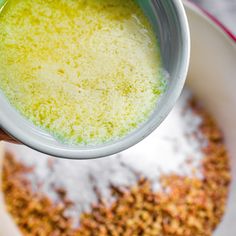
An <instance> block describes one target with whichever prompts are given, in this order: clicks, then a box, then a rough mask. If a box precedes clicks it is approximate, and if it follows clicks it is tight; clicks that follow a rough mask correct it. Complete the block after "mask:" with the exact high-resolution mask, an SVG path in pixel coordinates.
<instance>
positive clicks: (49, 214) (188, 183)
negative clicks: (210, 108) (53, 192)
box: [3, 100, 230, 236]
mask: <svg viewBox="0 0 236 236" xmlns="http://www.w3.org/2000/svg"><path fill="white" fill-rule="evenodd" d="M189 106H190V108H191V109H192V110H193V111H194V113H196V114H197V115H199V116H200V117H201V118H202V122H201V123H200V124H199V131H200V132H201V133H202V135H203V136H204V138H205V139H206V140H207V143H206V145H203V147H202V153H203V155H204V156H203V158H202V159H201V160H200V162H201V173H202V176H201V177H199V176H198V175H194V174H193V175H186V176H184V175H180V174H173V173H170V174H163V175H162V176H161V179H160V185H161V187H162V190H159V191H153V184H152V181H150V179H149V178H147V177H146V176H142V175H139V173H137V179H138V180H137V183H136V184H133V185H132V186H130V187H127V188H125V187H124V186H122V187H119V186H114V185H111V186H110V189H111V192H112V196H113V197H114V199H115V200H114V201H113V202H111V203H110V204H109V205H108V204H107V202H106V201H104V199H103V196H100V195H99V192H98V193H97V195H98V201H97V202H96V203H94V204H93V206H92V208H91V210H90V211H89V212H83V213H82V214H81V215H80V225H79V226H77V227H75V226H74V223H73V219H72V217H70V216H67V214H65V212H66V211H67V209H68V208H70V207H71V206H72V205H73V202H71V201H70V199H68V197H67V192H66V191H65V190H64V189H63V188H61V189H60V188H58V189H57V193H58V196H59V197H60V201H57V202H55V201H53V200H52V199H51V198H49V197H48V196H47V195H45V194H44V193H39V192H37V191H32V185H31V182H30V180H29V179H27V178H26V173H32V171H33V170H34V168H33V167H32V168H31V167H28V166H26V165H24V164H23V163H21V162H20V161H19V160H17V159H16V158H15V157H14V155H12V154H7V155H6V158H5V161H4V171H3V190H4V194H5V199H6V203H7V206H8V210H9V212H10V213H11V214H12V216H13V217H14V219H15V221H16V223H17V224H18V226H19V227H20V229H21V231H22V233H23V235H25V236H28V235H31V236H32V235H33V236H34V235H35V236H48V235H49V236H57V235H58V236H59V235H60V236H80V235H81V236H93V235H98V236H106V235H112V236H116V235H117V236H118V235H122V236H135V235H143V236H152V235H153V236H159V235H160V236H162V235H163V236H193V235H196V236H210V235H212V233H213V231H214V229H215V228H216V226H217V225H218V224H219V223H220V221H221V218H222V216H223V214H224V209H225V205H226V200H227V194H228V187H229V183H230V170H229V158H228V153H227V150H226V148H225V145H224V140H223V136H222V133H221V132H220V130H219V128H218V126H217V125H216V123H215V121H214V119H213V118H212V117H211V116H210V115H209V114H208V113H207V112H205V110H204V109H203V108H202V107H200V106H199V105H198V104H197V103H196V102H195V101H194V100H191V102H190V105H189ZM188 161H189V162H191V159H189V160H188ZM189 164H190V163H189Z"/></svg>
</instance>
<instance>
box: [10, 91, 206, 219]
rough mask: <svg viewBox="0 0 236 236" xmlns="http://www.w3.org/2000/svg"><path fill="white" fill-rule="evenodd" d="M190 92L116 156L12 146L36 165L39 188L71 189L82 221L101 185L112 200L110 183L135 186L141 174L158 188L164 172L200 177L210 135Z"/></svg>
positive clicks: (51, 193)
mask: <svg viewBox="0 0 236 236" xmlns="http://www.w3.org/2000/svg"><path fill="white" fill-rule="evenodd" d="M189 96H190V94H189V92H187V91H185V92H184V94H183V95H182V97H181V99H180V100H179V102H178V104H177V105H176V106H175V108H174V109H173V111H172V112H171V113H170V115H169V116H168V117H167V119H166V120H165V121H164V122H163V123H162V124H161V126H160V127H159V128H158V129H157V130H156V131H155V132H153V133H152V134H151V135H150V136H149V137H147V138H146V139H145V140H143V141H142V142H140V143H139V144H137V145H135V146H134V147H132V148H130V149H128V150H126V151H124V152H123V153H120V154H117V155H114V156H113V157H108V158H103V159H98V160H87V161H71V160H63V159H57V158H52V157H48V156H45V155H44V154H40V153H38V152H36V151H33V150H31V149H29V148H26V147H24V146H20V145H18V146H16V145H9V146H8V147H9V148H10V149H11V150H12V151H13V152H14V153H15V155H16V157H17V158H18V159H19V160H20V161H22V162H23V163H25V164H26V165H28V166H35V169H34V171H33V172H32V173H30V174H27V176H28V178H29V179H30V180H31V182H32V186H33V189H34V191H41V192H43V193H44V194H46V195H47V196H49V197H50V198H52V199H53V200H54V201H55V202H56V201H58V200H59V197H58V194H57V192H56V191H55V189H57V188H64V189H65V190H66V192H67V197H68V199H69V200H71V201H72V202H74V204H75V205H74V206H73V207H71V209H69V210H68V212H67V214H68V215H69V216H73V218H74V219H75V220H76V221H77V220H78V219H79V214H80V213H81V212H83V211H89V210H90V207H91V204H92V203H96V202H97V199H98V198H97V191H98V192H99V193H100V195H101V196H102V198H103V199H105V200H106V201H107V202H108V203H110V202H111V201H113V199H112V197H111V193H110V188H109V186H110V184H112V185H115V186H120V187H126V186H132V185H134V184H135V183H136V182H137V176H138V175H140V176H143V177H146V178H148V179H149V180H151V181H152V183H153V188H154V190H155V191H156V190H161V189H160V185H159V177H160V176H161V175H163V174H170V173H175V174H179V175H188V176H192V175H194V176H197V177H199V178H201V159H202V157H203V154H202V151H201V149H202V148H203V146H204V145H205V144H206V140H204V138H203V137H202V136H201V133H200V131H198V127H199V125H200V124H201V118H200V117H199V116H198V115H196V114H194V113H193V112H192V110H191V108H187V101H188V100H189ZM188 160H191V162H189V161H188ZM194 170H195V171H194ZM77 222H78V221H77Z"/></svg>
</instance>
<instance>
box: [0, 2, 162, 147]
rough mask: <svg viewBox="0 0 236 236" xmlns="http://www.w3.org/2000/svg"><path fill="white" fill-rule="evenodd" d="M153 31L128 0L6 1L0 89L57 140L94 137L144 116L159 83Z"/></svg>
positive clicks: (113, 133) (106, 136) (0, 20)
mask: <svg viewBox="0 0 236 236" xmlns="http://www.w3.org/2000/svg"><path fill="white" fill-rule="evenodd" d="M160 69H161V60H160V53H159V49H158V46H157V40H156V39H155V35H154V32H153V30H152V27H151V26H150V24H149V22H148V20H147V19H146V17H145V16H144V14H143V12H142V11H141V9H140V8H139V7H138V5H137V4H136V3H135V1H133V0H50V1H49V0H23V1H22V0H9V1H8V2H7V4H6V6H5V7H4V9H3V10H2V12H1V14H0V88H1V90H2V91H3V93H4V94H5V95H6V97H7V98H8V100H9V101H10V103H11V104H12V105H13V106H14V107H15V108H16V109H17V110H18V111H19V112H20V113H21V114H22V115H23V116H25V117H27V118H28V119H29V120H31V121H32V122H33V123H34V124H35V125H37V126H40V127H42V128H43V129H45V130H47V131H48V132H49V133H51V134H53V135H54V136H56V137H57V138H59V139H60V140H62V141H64V142H69V143H78V144H97V143H103V142H106V141H109V140H113V139H117V138H120V137H123V136H125V135H127V134H128V133H130V132H131V131H133V130H134V129H136V128H137V127H138V126H139V125H140V124H141V123H143V122H144V121H146V120H147V119H148V117H149V116H150V114H151V113H152V111H153V109H154V108H155V105H156V102H157V100H158V98H159V97H160V95H161V94H162V92H163V89H164V86H163V84H164V82H165V81H164V80H163V79H162V78H161V73H160Z"/></svg>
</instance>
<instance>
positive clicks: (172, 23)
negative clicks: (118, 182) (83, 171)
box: [0, 0, 190, 159]
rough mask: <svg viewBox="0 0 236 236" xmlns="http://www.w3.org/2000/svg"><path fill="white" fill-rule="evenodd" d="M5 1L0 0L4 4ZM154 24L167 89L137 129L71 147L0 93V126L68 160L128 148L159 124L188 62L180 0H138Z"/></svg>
mask: <svg viewBox="0 0 236 236" xmlns="http://www.w3.org/2000/svg"><path fill="white" fill-rule="evenodd" d="M4 2H5V1H4V0H0V8H1V3H2V5H3V3H4ZM137 2H138V3H139V4H140V6H141V7H142V9H143V10H144V12H145V13H146V14H147V16H148V17H149V19H150V21H151V22H152V24H153V25H154V26H155V27H154V28H155V32H156V35H157V37H158V39H159V44H160V48H161V54H162V58H163V65H164V68H165V69H166V70H167V71H168V73H169V83H168V88H167V91H166V92H165V93H164V94H163V96H162V98H161V99H160V101H158V103H157V105H156V108H155V109H154V112H153V114H152V115H151V116H150V118H149V119H148V121H147V122H145V123H144V124H143V125H141V126H140V127H139V128H138V129H137V130H135V131H134V132H132V133H130V134H129V135H127V136H125V137H124V138H122V139H117V140H115V141H112V142H108V143H105V144H103V145H99V146H89V145H88V146H72V145H67V144H63V143H61V142H59V141H58V140H56V139H55V138H54V137H53V136H51V135H49V134H48V133H47V132H45V131H44V130H42V129H40V128H38V127H36V126H35V125H33V124H32V123H31V122H29V121H28V120H26V119H25V118H24V117H23V116H22V115H20V114H19V113H18V112H17V111H16V110H15V109H14V108H13V107H12V106H11V105H10V104H9V102H8V101H7V99H6V98H5V97H4V95H3V94H1V93H0V127H1V128H2V129H3V130H5V131H6V132H7V133H9V134H10V135H11V136H13V137H14V138H15V139H17V140H19V141H20V142H21V143H23V144H25V145H27V146H29V147H31V148H33V149H35V150H38V151H40V152H43V153H46V154H49V155H52V156H58V157H64V158H71V159H89V158H97V157H104V156H108V155H111V154H114V153H117V152H120V151H122V150H124V149H127V148H129V147H131V146H132V145H134V144H136V143H138V142H139V141H141V140H142V139H144V138H145V137H146V136H147V135H149V134H150V133H151V132H152V131H154V129H155V128H156V127H157V126H159V125H160V123H161V122H162V121H163V120H164V118H165V117H166V116H167V115H168V113H169V112H170V110H171V109H172V108H173V106H174V104H175V102H176V100H177V99H178V97H179V95H180V93H181V90H182V88H183V85H184V82H185V79H186V75H187V69H188V64H189V51H190V40H189V29H188V23H187V18H186V15H185V12H184V8H183V5H182V2H181V0H171V1H166V0H158V1H157V0H152V1H151V0H149V1H143V0H138V1H137Z"/></svg>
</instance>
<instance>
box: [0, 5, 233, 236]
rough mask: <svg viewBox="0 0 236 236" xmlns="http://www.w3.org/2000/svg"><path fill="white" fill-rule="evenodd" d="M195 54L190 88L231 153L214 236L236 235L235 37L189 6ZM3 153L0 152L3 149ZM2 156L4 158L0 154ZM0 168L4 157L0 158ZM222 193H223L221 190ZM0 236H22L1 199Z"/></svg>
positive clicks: (202, 12)
mask: <svg viewBox="0 0 236 236" xmlns="http://www.w3.org/2000/svg"><path fill="white" fill-rule="evenodd" d="M185 7H186V11H187V15H188V19H189V24H190V30H191V40H192V52H191V63H190V69H189V76H188V77H189V78H188V82H187V83H188V86H189V87H190V88H191V89H192V90H193V92H194V93H195V95H197V96H198V97H199V98H200V99H201V101H202V102H203V103H204V104H205V106H206V108H207V109H208V110H209V111H210V112H211V113H212V114H213V115H214V117H215V118H216V119H217V120H218V123H219V125H220V127H221V128H222V130H223V131H224V134H225V138H226V145H227V146H228V149H229V151H230V157H231V168H232V176H233V180H232V184H231V189H230V195H229V199H228V205H227V209H226V213H225V216H224V219H223V220H222V223H221V224H220V225H219V226H218V228H217V229H216V232H215V234H214V235H215V236H235V235H236V223H235V219H236V92H235V88H236V37H235V36H234V35H233V34H232V33H230V31H229V30H227V29H226V28H225V27H223V26H222V24H221V23H220V22H218V21H217V20H215V19H214V18H213V17H212V16H210V15H209V14H206V12H204V11H203V10H201V9H199V8H198V7H196V6H195V5H193V4H192V3H189V2H185ZM0 149H1V148H0ZM0 156H1V154H0ZM0 165H1V157H0ZM219 191H220V189H219ZM0 219H1V220H0V221H1V227H0V236H6V235H11V236H18V235H20V233H19V231H18V230H17V227H16V225H14V223H13V221H12V220H11V218H10V216H9V215H8V214H7V212H6V210H5V207H4V203H3V200H2V199H1V195H0Z"/></svg>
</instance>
